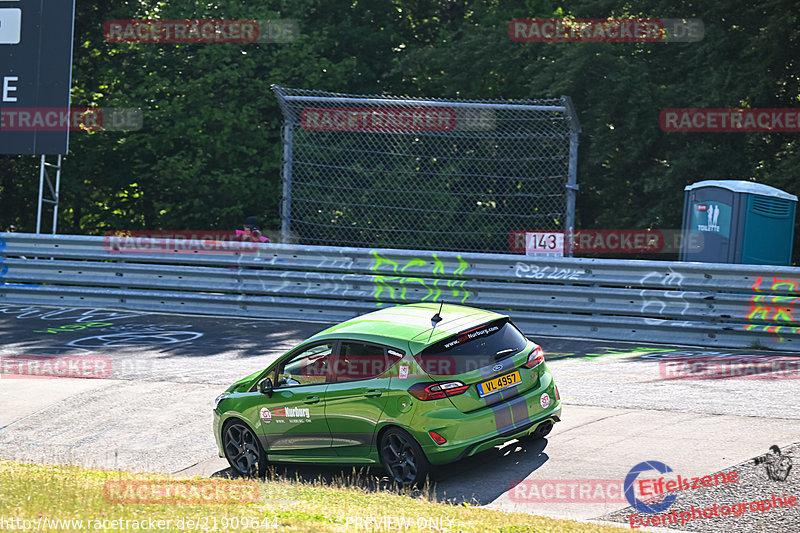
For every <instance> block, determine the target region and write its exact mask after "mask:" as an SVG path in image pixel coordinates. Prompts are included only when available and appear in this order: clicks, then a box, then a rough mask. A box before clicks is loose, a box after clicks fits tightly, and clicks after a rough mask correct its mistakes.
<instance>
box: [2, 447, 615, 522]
mask: <svg viewBox="0 0 800 533" xmlns="http://www.w3.org/2000/svg"><path fill="white" fill-rule="evenodd" d="M352 485H353V484H352V483H351V482H350V481H349V480H347V479H345V478H342V479H339V480H336V481H334V482H333V483H321V482H304V481H288V480H285V479H283V480H282V479H277V478H275V477H272V478H271V479H267V480H265V481H258V482H251V481H245V480H227V479H214V480H208V479H201V478H192V479H189V478H176V477H168V476H163V475H156V474H133V473H129V472H120V471H104V470H90V469H84V468H79V467H74V466H59V465H37V464H24V463H16V462H10V461H0V530H15V529H16V530H24V529H27V530H36V529H37V528H38V530H40V531H44V530H49V531H131V530H134V531H135V530H139V531H265V532H266V531H287V532H289V531H308V532H314V533H317V532H339V531H353V532H355V531H407V532H415V531H416V532H419V531H428V532H430V531H441V532H444V531H452V532H458V531H463V532H485V531H497V532H503V533H518V532H519V533H522V532H537V533H538V532H564V533H572V532H589V533H618V532H619V531H620V528H615V527H609V526H601V525H596V524H583V523H579V522H573V521H569V520H556V519H551V518H544V517H539V516H532V515H529V514H522V513H505V512H500V511H494V510H489V509H483V508H477V507H471V506H466V505H450V504H447V503H442V502H437V501H435V495H434V494H433V493H432V491H421V492H420V491H417V492H415V493H413V494H399V493H397V492H396V491H380V492H375V491H369V490H365V489H364V488H360V487H358V486H357V485H358V483H355V485H356V486H352ZM141 487H144V488H141ZM209 487H212V488H209ZM249 490H250V491H251V492H248V491H249ZM248 495H250V496H252V498H248V497H247V496H248ZM249 499H251V500H252V501H247V500H249ZM198 500H199V501H215V502H219V501H220V500H224V501H232V502H234V503H193V502H197V501H198ZM141 501H150V502H158V503H136V502H141ZM243 501H244V502H246V503H243ZM174 502H178V503H174ZM359 519H360V520H359ZM115 521H116V522H115Z"/></svg>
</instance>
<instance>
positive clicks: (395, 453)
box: [380, 428, 430, 487]
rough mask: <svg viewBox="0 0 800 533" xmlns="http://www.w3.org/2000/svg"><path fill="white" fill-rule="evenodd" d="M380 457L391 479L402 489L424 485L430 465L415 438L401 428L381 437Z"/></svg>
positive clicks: (393, 429) (391, 429)
mask: <svg viewBox="0 0 800 533" xmlns="http://www.w3.org/2000/svg"><path fill="white" fill-rule="evenodd" d="M380 456H381V462H382V463H383V467H384V468H385V469H386V472H387V473H388V474H389V478H390V479H391V480H392V481H394V482H395V483H397V484H398V485H400V486H401V487H411V486H416V485H422V484H423V483H424V481H425V479H426V478H427V477H428V472H429V470H430V463H429V462H428V458H427V457H425V454H424V453H423V452H422V448H421V447H420V445H419V444H418V443H417V441H416V440H414V437H412V436H411V435H409V434H408V433H406V432H405V431H403V430H402V429H399V428H390V429H388V430H386V432H385V433H384V434H383V436H382V437H381V442H380Z"/></svg>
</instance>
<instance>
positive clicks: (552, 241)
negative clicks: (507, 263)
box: [525, 231, 564, 256]
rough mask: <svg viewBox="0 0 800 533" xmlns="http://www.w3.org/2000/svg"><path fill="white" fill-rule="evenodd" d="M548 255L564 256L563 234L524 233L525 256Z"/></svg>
mask: <svg viewBox="0 0 800 533" xmlns="http://www.w3.org/2000/svg"><path fill="white" fill-rule="evenodd" d="M538 254H548V255H556V256H563V255H564V233H563V232H560V231H553V232H527V233H525V255H538Z"/></svg>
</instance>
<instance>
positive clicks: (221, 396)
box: [214, 392, 230, 409]
mask: <svg viewBox="0 0 800 533" xmlns="http://www.w3.org/2000/svg"><path fill="white" fill-rule="evenodd" d="M228 396H230V394H228V393H227V392H223V393H222V394H220V395H219V396H217V397H216V399H215V400H214V409H216V408H217V407H218V406H219V402H221V401H222V400H224V399H225V398H227V397H228Z"/></svg>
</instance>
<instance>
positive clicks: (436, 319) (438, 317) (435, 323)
mask: <svg viewBox="0 0 800 533" xmlns="http://www.w3.org/2000/svg"><path fill="white" fill-rule="evenodd" d="M442 306H444V298H442V301H441V302H440V303H439V310H438V311H436V314H435V315H433V317H432V318H431V334H430V335H428V342H431V337H433V330H435V329H436V326H438V325H439V322H441V321H442V316H441V314H440V313H441V312H442Z"/></svg>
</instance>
